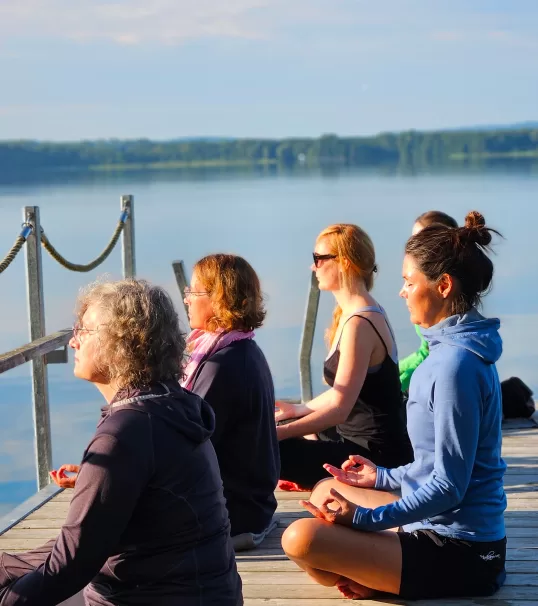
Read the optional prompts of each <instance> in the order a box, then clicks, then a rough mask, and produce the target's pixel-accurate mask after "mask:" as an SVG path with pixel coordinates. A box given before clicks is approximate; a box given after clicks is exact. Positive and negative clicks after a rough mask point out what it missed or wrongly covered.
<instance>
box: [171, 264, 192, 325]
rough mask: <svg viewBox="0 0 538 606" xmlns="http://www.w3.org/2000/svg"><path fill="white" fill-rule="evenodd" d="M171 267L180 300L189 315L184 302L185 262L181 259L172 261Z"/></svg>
mask: <svg viewBox="0 0 538 606" xmlns="http://www.w3.org/2000/svg"><path fill="white" fill-rule="evenodd" d="M172 269H173V270H174V276H175V277H176V282H177V286H178V288H179V292H180V297H181V301H182V302H183V307H184V308H185V313H186V314H187V317H188V316H189V308H188V307H187V305H186V304H185V294H184V292H185V288H186V287H187V272H186V271H185V264H184V263H183V261H172Z"/></svg>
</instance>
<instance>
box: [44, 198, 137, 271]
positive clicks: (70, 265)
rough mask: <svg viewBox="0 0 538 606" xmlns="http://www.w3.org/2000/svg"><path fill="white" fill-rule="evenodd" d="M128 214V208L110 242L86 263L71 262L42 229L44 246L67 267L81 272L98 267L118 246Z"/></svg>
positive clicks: (123, 213) (122, 214)
mask: <svg viewBox="0 0 538 606" xmlns="http://www.w3.org/2000/svg"><path fill="white" fill-rule="evenodd" d="M128 216H129V211H128V210H127V209H126V210H124V211H123V212H122V213H121V216H120V218H119V221H118V224H117V225H116V229H115V230H114V233H113V234H112V237H111V238H110V241H109V243H108V244H107V245H106V246H105V248H104V249H103V251H102V252H101V254H100V255H99V256H98V257H97V258H96V259H94V260H93V261H91V262H90V263H87V264H85V265H82V264H79V263H71V261H68V260H67V259H66V258H65V257H64V256H63V255H61V254H60V253H59V252H58V251H57V250H56V248H54V246H53V245H52V244H51V243H50V240H49V239H48V238H47V235H46V234H45V232H44V231H41V244H42V245H43V248H44V249H45V250H46V251H47V252H48V253H49V255H50V256H51V257H52V258H53V259H54V260H55V261H57V262H58V263H59V264H60V265H62V266H63V267H65V268H66V269H69V270H71V271H79V272H86V271H91V270H92V269H95V268H96V267H98V266H99V265H101V263H102V262H103V261H104V260H105V259H106V258H107V257H108V255H109V254H110V253H111V252H112V250H113V249H114V246H116V243H117V242H118V240H119V237H120V235H121V232H122V231H123V228H124V227H125V222H126V221H127V217H128Z"/></svg>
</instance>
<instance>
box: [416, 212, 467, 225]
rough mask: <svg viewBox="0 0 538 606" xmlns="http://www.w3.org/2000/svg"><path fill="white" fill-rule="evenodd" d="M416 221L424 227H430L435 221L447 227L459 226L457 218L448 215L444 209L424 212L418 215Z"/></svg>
mask: <svg viewBox="0 0 538 606" xmlns="http://www.w3.org/2000/svg"><path fill="white" fill-rule="evenodd" d="M415 223H419V224H420V225H422V227H423V228H424V227H429V226H430V225H433V224H434V223H440V224H441V225H444V226H445V227H458V222H457V221H456V219H454V218H453V217H451V216H450V215H447V214H446V213H444V212H443V211H442V210H428V211H426V212H425V213H422V214H421V215H420V217H417V218H416V219H415Z"/></svg>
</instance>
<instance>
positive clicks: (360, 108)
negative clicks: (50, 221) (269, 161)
mask: <svg viewBox="0 0 538 606" xmlns="http://www.w3.org/2000/svg"><path fill="white" fill-rule="evenodd" d="M537 73H538V2H537V1H536V0H506V1H500V0H444V1H443V0H375V1H372V0H370V1H368V2H366V1H362V0H117V1H115V2H107V1H103V0H0V74H1V84H0V91H1V92H0V139H16V138H35V139H50V140H77V139H81V138H109V137H121V138H135V137H150V138H156V139H170V138H174V137H181V136H210V135H214V136H215V135H216V136H241V137H243V136H244V137H257V136H263V137H284V136H318V135H320V134H323V133H337V134H340V135H361V134H370V133H376V132H379V131H387V130H403V129H408V128H418V129H435V128H443V127H456V126H461V125H471V124H498V123H511V122H519V121H525V120H538V78H537V77H536V74H537Z"/></svg>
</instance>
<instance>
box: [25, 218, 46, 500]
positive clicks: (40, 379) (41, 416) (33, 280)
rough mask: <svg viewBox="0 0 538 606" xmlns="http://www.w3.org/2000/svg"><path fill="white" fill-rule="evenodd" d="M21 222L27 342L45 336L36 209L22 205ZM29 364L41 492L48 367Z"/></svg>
mask: <svg viewBox="0 0 538 606" xmlns="http://www.w3.org/2000/svg"><path fill="white" fill-rule="evenodd" d="M23 221H24V222H25V223H29V224H31V225H32V227H33V229H32V232H31V233H30V235H29V236H28V238H27V240H26V247H25V257H26V284H27V297H28V314H29V328H30V341H35V340H36V339H41V338H42V337H44V336H45V305H44V298H43V267H42V259H41V223H40V219H39V207H38V206H25V207H24V210H23ZM31 364H32V401H33V416H34V435H35V456H36V467H37V485H38V490H41V489H42V488H44V487H45V486H46V485H47V484H48V483H49V481H50V479H49V471H50V470H51V469H52V442H51V435H50V413H49V390H48V380H47V365H46V361H45V359H44V357H43V356H38V357H36V358H34V359H33V360H32V362H31Z"/></svg>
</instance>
